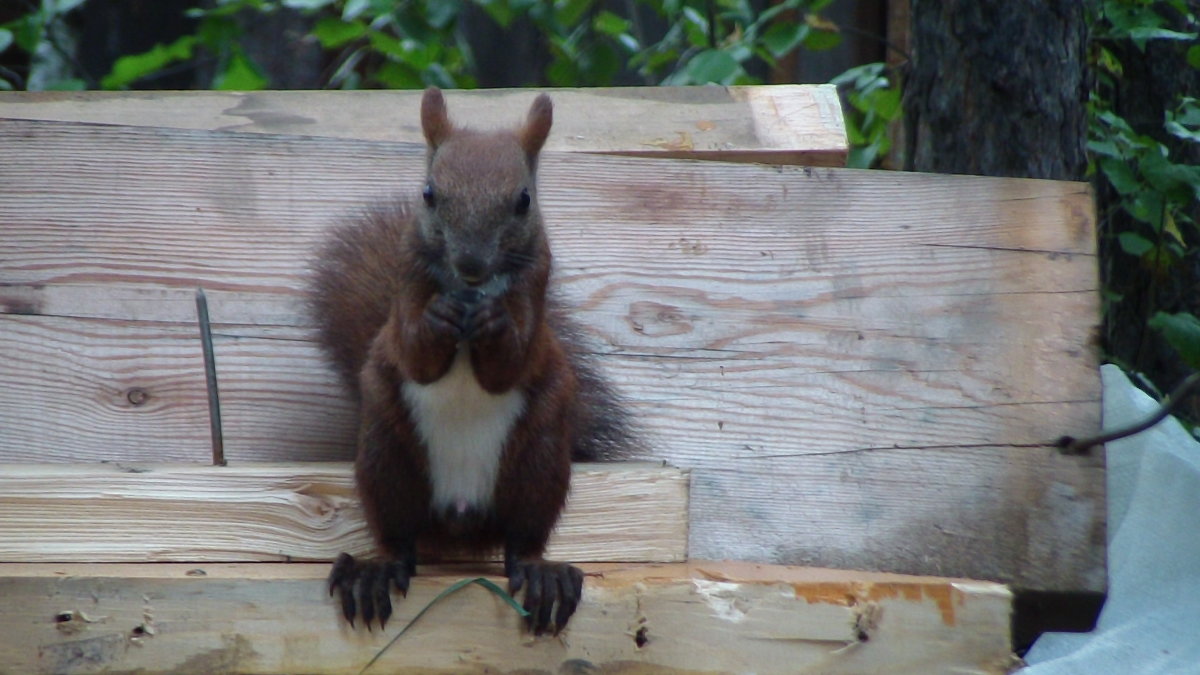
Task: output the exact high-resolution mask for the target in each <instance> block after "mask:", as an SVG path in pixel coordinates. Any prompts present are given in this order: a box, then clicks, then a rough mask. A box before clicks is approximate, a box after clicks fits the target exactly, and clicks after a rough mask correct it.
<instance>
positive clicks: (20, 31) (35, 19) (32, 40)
mask: <svg viewBox="0 0 1200 675" xmlns="http://www.w3.org/2000/svg"><path fill="white" fill-rule="evenodd" d="M6 25H7V26H8V27H9V30H11V31H12V35H13V40H14V41H15V42H16V43H17V46H18V47H20V48H21V50H22V51H24V52H26V53H27V54H32V53H34V52H35V51H37V48H38V46H39V45H41V44H42V37H43V36H44V35H45V26H43V25H42V14H41V12H31V13H29V14H26V15H25V16H23V17H21V18H19V19H17V20H15V21H10V22H8V23H7V24H6Z"/></svg>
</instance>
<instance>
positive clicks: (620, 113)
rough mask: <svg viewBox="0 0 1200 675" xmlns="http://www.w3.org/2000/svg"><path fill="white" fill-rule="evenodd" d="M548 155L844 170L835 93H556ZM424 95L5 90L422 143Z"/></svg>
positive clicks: (121, 109) (2, 97)
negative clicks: (562, 153) (420, 121)
mask: <svg viewBox="0 0 1200 675" xmlns="http://www.w3.org/2000/svg"><path fill="white" fill-rule="evenodd" d="M546 91H547V92H548V93H550V94H551V95H552V96H553V97H554V128H555V131H554V133H553V134H552V135H551V136H550V140H549V142H548V143H547V149H548V150H551V151H569V152H599V153H608V154H618V155H633V156H648V157H686V158H690V159H711V160H722V161H737V162H762V163H770V164H803V165H807V166H845V165H846V155H847V153H848V152H849V146H848V144H847V140H846V127H845V123H844V122H843V120H842V110H841V103H840V101H839V100H838V95H837V88H836V87H834V86H833V85H827V84H825V85H780V86H770V87H761V86H750V87H613V88H588V89H548V90H546ZM449 96H450V105H451V111H452V113H453V116H454V118H455V119H456V120H461V121H462V122H464V123H468V124H471V125H473V126H478V127H481V128H487V127H495V126H497V125H501V124H510V123H516V122H517V121H518V120H521V119H523V118H524V116H525V112H526V110H527V109H528V107H529V103H530V101H531V100H532V99H533V93H532V92H531V90H513V89H491V90H486V89H479V90H471V91H454V92H451V93H450V94H449ZM420 97H421V92H420V91H357V92H335V91H256V92H216V91H160V92H142V93H139V94H137V95H131V94H129V93H125V92H121V93H118V92H99V91H94V92H69V93H67V92H3V93H0V118H9V119H36V120H46V121H60V122H92V123H99V124H115V125H121V126H151V127H171V128H177V129H197V130H208V131H232V132H239V133H267V134H293V135H304V136H325V137H333V138H353V139H360V140H373V141H402V142H408V143H418V144H421V143H424V140H423V139H422V136H421V130H420V127H419V125H418V124H417V120H418V119H419V113H418V111H419V108H420Z"/></svg>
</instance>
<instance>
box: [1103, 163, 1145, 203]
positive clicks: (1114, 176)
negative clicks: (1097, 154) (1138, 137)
mask: <svg viewBox="0 0 1200 675" xmlns="http://www.w3.org/2000/svg"><path fill="white" fill-rule="evenodd" d="M1100 170H1101V171H1103V172H1104V176H1105V177H1106V178H1108V182H1109V183H1112V186H1113V187H1114V188H1116V190H1117V192H1119V193H1121V194H1123V195H1128V194H1132V193H1134V192H1137V191H1138V190H1140V189H1142V184H1141V183H1140V182H1139V181H1138V178H1137V174H1136V173H1135V172H1134V170H1133V168H1132V167H1130V166H1129V164H1128V163H1126V162H1123V161H1121V160H1120V159H1118V158H1115V157H1114V158H1109V157H1106V158H1104V159H1102V160H1100Z"/></svg>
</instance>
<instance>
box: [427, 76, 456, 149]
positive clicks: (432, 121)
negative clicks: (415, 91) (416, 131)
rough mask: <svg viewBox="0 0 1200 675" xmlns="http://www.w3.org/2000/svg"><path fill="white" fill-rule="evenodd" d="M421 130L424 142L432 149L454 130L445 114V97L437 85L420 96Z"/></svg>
mask: <svg viewBox="0 0 1200 675" xmlns="http://www.w3.org/2000/svg"><path fill="white" fill-rule="evenodd" d="M421 130H422V131H424V132H425V142H426V143H428V144H429V147H430V149H432V150H437V148H438V146H439V145H441V144H442V143H443V142H445V140H446V139H447V138H449V137H450V133H451V132H452V131H453V130H454V126H453V125H451V124H450V117H449V116H448V115H447V114H446V99H445V98H444V97H443V96H442V90H441V89H438V88H437V87H430V88H428V89H426V90H425V95H424V96H422V97H421Z"/></svg>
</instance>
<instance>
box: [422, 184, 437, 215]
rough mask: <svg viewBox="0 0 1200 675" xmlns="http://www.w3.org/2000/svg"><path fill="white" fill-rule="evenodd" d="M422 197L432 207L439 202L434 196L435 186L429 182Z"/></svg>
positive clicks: (426, 204)
mask: <svg viewBox="0 0 1200 675" xmlns="http://www.w3.org/2000/svg"><path fill="white" fill-rule="evenodd" d="M421 197H422V198H423V199H424V200H425V206H428V207H429V208H431V209H432V208H433V207H434V206H435V205H436V204H437V198H436V197H434V196H433V186H432V185H430V184H429V183H426V184H425V189H424V190H423V191H422V192H421Z"/></svg>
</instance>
